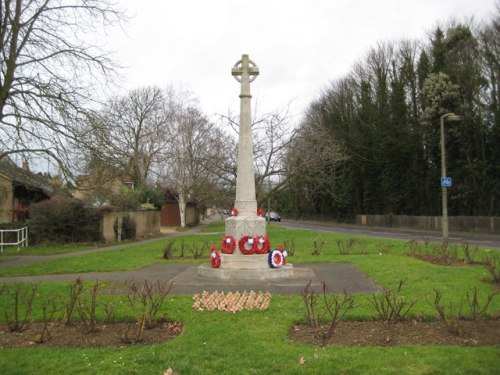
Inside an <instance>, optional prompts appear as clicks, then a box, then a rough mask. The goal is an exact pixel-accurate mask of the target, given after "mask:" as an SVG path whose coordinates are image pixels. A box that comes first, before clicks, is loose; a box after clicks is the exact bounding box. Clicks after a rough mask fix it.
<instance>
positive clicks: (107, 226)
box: [101, 210, 160, 241]
mask: <svg viewBox="0 0 500 375" xmlns="http://www.w3.org/2000/svg"><path fill="white" fill-rule="evenodd" d="M127 215H129V216H130V219H131V221H133V222H134V224H135V238H144V237H149V236H152V235H155V234H159V233H160V212H159V211H149V210H126V211H105V212H103V215H102V219H101V233H102V237H103V238H104V240H105V241H115V240H116V239H117V238H116V233H115V229H114V225H115V222H116V220H117V219H118V220H119V221H120V222H121V221H122V220H123V218H124V217H125V216H127Z"/></svg>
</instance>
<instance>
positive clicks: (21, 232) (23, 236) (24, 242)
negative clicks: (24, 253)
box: [0, 227, 28, 254]
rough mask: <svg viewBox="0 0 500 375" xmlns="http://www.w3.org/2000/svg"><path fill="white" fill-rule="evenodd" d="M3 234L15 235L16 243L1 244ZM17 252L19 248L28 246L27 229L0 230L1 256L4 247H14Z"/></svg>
mask: <svg viewBox="0 0 500 375" xmlns="http://www.w3.org/2000/svg"><path fill="white" fill-rule="evenodd" d="M4 233H16V238H17V241H16V242H3V241H4ZM16 245H17V251H19V247H20V246H21V247H25V246H28V227H24V228H20V229H0V252H1V253H2V254H3V247H4V246H16Z"/></svg>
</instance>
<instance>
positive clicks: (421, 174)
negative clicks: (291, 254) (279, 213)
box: [276, 9, 500, 218]
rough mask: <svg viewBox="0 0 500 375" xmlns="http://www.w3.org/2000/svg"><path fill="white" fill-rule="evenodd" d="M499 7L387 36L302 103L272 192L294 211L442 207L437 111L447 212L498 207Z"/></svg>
mask: <svg viewBox="0 0 500 375" xmlns="http://www.w3.org/2000/svg"><path fill="white" fill-rule="evenodd" d="M499 57H500V9H497V13H496V16H495V17H494V18H493V19H492V20H491V22H489V23H488V24H484V25H479V24H476V23H474V22H472V21H471V22H468V23H457V22H450V23H449V24H448V25H447V26H440V27H436V28H435V30H434V31H433V32H432V33H431V36H430V38H429V40H426V41H413V40H412V41H410V40H405V41H400V42H397V43H396V42H394V43H392V42H384V43H379V44H378V45H377V46H375V47H373V48H371V49H370V50H369V51H368V53H367V54H366V56H365V57H364V58H363V59H362V60H361V61H359V62H358V63H356V64H355V65H354V67H353V68H352V70H351V72H350V73H349V74H347V75H346V76H345V77H342V78H340V79H337V80H335V81H333V82H331V83H330V84H329V85H328V87H327V88H326V89H325V90H324V91H323V92H322V94H321V96H320V98H319V99H318V100H316V101H314V102H313V103H311V104H310V106H309V107H308V108H307V110H306V113H305V115H304V119H303V121H302V122H301V124H300V126H299V129H298V136H297V138H296V139H295V140H294V142H293V143H292V145H291V146H290V148H289V152H288V156H287V158H286V161H285V165H286V178H287V180H288V184H287V187H286V188H285V189H283V190H282V192H281V194H280V196H279V197H278V196H277V197H276V199H277V200H278V201H279V205H280V206H281V209H282V210H283V211H288V212H290V213H293V214H295V215H296V216H301V215H306V216H311V215H321V216H328V217H332V216H333V217H336V218H352V217H353V216H354V215H356V214H405V215H440V214H441V209H440V208H441V200H440V199H441V185H440V177H441V174H440V173H441V169H440V168H441V159H440V158H441V153H440V119H441V116H443V115H444V114H447V113H455V114H457V115H459V116H460V117H461V120H460V121H458V122H447V121H446V119H444V120H445V123H444V124H445V140H446V145H445V146H446V164H447V174H448V176H451V177H452V179H453V187H452V188H450V189H449V191H448V206H449V212H450V214H452V215H472V216H476V215H487V216H489V215H499V214H500V104H499V99H500V98H499V95H500V94H499V91H500V83H499V79H500V69H499Z"/></svg>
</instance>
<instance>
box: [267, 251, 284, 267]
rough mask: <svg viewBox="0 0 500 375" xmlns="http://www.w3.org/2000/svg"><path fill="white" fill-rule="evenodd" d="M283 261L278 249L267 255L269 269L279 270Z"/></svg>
mask: <svg viewBox="0 0 500 375" xmlns="http://www.w3.org/2000/svg"><path fill="white" fill-rule="evenodd" d="M284 260H285V257H284V256H283V253H282V252H281V251H279V250H278V249H274V250H273V251H271V252H270V253H269V256H268V261H269V267H271V268H280V267H281V266H283V262H284Z"/></svg>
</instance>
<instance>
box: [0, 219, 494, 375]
mask: <svg viewBox="0 0 500 375" xmlns="http://www.w3.org/2000/svg"><path fill="white" fill-rule="evenodd" d="M218 225H219V224H216V225H215V226H213V227H211V228H209V229H208V230H209V231H221V230H220V228H221V227H220V225H219V226H218ZM268 234H269V236H270V238H271V245H272V246H276V245H277V244H280V243H281V244H283V243H284V241H285V240H288V241H290V240H293V242H294V244H295V254H294V255H293V256H291V257H290V258H289V261H290V262H291V263H304V262H345V263H351V264H354V265H355V266H356V267H358V268H359V269H361V270H362V271H363V272H364V273H366V274H367V275H368V276H369V277H370V278H371V279H372V280H373V281H374V282H376V283H377V284H379V285H381V286H383V287H386V288H393V287H396V286H397V284H398V282H399V280H401V279H404V278H408V281H407V283H406V286H405V288H404V289H403V293H404V295H405V296H408V297H410V298H413V299H418V302H417V304H416V306H415V308H414V309H413V310H412V317H417V316H418V317H423V318H428V319H432V318H436V317H437V313H436V312H435V311H434V310H433V308H432V307H431V306H430V305H429V304H428V303H427V301H426V299H431V298H432V296H433V294H434V293H433V288H439V289H440V290H441V291H442V293H443V300H444V301H445V302H446V303H448V302H453V303H455V304H457V303H460V300H461V299H462V298H464V297H465V294H466V292H467V291H469V290H471V289H472V288H474V287H477V288H478V294H479V299H480V301H483V300H484V299H485V298H486V295H487V294H488V293H489V292H491V291H493V290H494V287H493V286H492V285H491V284H488V283H485V282H484V280H490V279H491V276H490V275H489V274H488V273H487V272H486V271H485V269H484V268H483V267H482V266H479V265H475V266H439V265H432V264H429V263H426V262H424V261H421V260H417V259H414V258H411V257H408V256H407V253H408V252H409V245H408V244H407V243H405V242H403V241H395V240H394V241H392V240H384V239H376V238H368V237H356V238H355V239H356V242H355V245H354V247H353V249H352V253H353V254H352V255H339V250H338V246H339V244H342V243H343V242H342V241H347V240H349V239H351V238H353V237H352V236H346V235H336V234H328V233H321V234H319V233H317V232H311V231H295V230H286V229H283V228H280V227H278V226H273V225H271V226H270V227H269V232H268ZM315 239H316V240H317V241H320V240H323V241H324V242H325V244H324V247H323V248H322V249H321V251H320V254H319V255H311V249H312V243H313V240H315ZM183 240H184V242H185V244H193V245H195V244H202V243H203V242H204V241H208V243H209V244H212V243H219V242H220V240H221V235H220V234H210V233H207V234H205V235H202V236H199V235H197V236H189V237H185V238H184V239H183ZM166 241H167V240H165V239H163V240H158V241H156V242H153V243H150V244H147V245H136V246H132V247H128V248H123V249H117V250H109V251H103V252H99V253H95V254H88V255H84V256H79V257H74V258H67V259H58V260H52V261H46V262H41V263H39V264H35V265H31V266H24V267H13V268H8V269H3V270H1V275H2V276H6V275H20V274H25V275H40V274H50V273H62V272H64V273H71V272H85V271H110V270H126V269H135V268H140V267H143V266H146V265H149V264H153V263H158V262H170V261H171V260H165V259H163V258H162V250H163V248H164V246H165V244H166ZM180 241H181V239H180V238H178V239H176V251H175V255H176V256H179V255H180V248H178V247H177V246H178V245H179V244H180ZM481 251H484V250H481ZM185 255H190V253H189V250H187V251H186V254H185ZM478 259H480V256H479V257H478ZM174 261H176V262H177V261H185V262H188V261H189V262H193V260H192V259H188V258H187V257H184V258H181V259H175V260H174ZM196 261H197V262H207V261H208V252H207V255H206V256H205V259H201V260H196ZM67 290H68V283H63V282H45V283H42V284H41V285H40V286H39V290H38V293H39V296H37V301H36V302H35V306H34V317H35V319H40V317H41V303H42V301H43V300H45V299H46V298H47V297H48V296H49V295H53V294H55V295H65V294H67ZM368 298H369V296H368V295H356V301H357V304H358V308H356V309H355V310H352V311H351V312H350V313H349V315H348V316H347V319H352V320H358V319H364V320H367V319H373V318H375V316H376V314H375V311H374V309H373V307H372V306H371V305H370V303H369V302H368ZM102 299H103V301H102V305H104V304H105V303H108V302H113V304H114V306H116V312H117V315H118V316H119V317H128V318H130V317H131V316H132V312H131V309H130V308H129V307H128V303H127V297H126V296H124V295H113V296H109V295H106V296H102ZM9 301H10V299H9V297H8V296H7V295H6V294H5V293H3V294H1V295H0V308H1V309H2V310H3V309H5V308H6V307H7V304H8V303H9ZM192 303H193V301H192V298H191V297H190V296H170V297H169V298H168V299H167V301H166V303H165V304H164V305H163V307H162V311H163V312H164V313H165V314H166V315H167V316H169V317H170V318H173V319H176V320H181V321H182V322H183V323H184V330H183V333H182V335H181V336H179V337H177V338H176V339H174V340H172V341H169V342H166V343H163V344H159V345H136V346H133V347H126V348H106V349H50V348H43V349H40V348H38V349H37V348H36V346H34V347H33V348H30V349H0V374H54V373H71V374H94V373H95V374H159V375H161V374H163V371H164V370H166V369H167V368H169V367H171V368H173V369H174V370H175V371H177V372H178V373H179V374H496V373H498V366H499V356H500V348H499V347H498V346H489V347H487V346H486V347H459V346H438V345H422V346H412V345H408V346H396V347H343V346H327V347H315V346H311V345H305V344H292V343H290V342H289V341H288V339H287V332H288V330H289V328H290V327H291V326H292V325H293V324H294V323H298V322H303V321H304V313H305V309H304V307H303V302H302V298H301V297H300V296H278V295H275V296H273V298H272V302H271V305H270V307H269V309H268V310H265V311H251V312H249V311H244V312H240V313H236V314H230V313H227V312H218V311H214V312H206V311H205V312H197V311H194V310H193V309H192V308H191V305H192ZM499 311H500V298H499V297H498V296H497V298H496V299H495V300H494V301H493V302H492V304H491V305H490V307H489V310H488V312H489V314H497V315H498V312H499ZM0 319H4V315H3V314H1V315H0ZM301 358H303V363H301V362H302V361H301Z"/></svg>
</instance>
